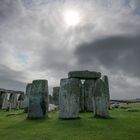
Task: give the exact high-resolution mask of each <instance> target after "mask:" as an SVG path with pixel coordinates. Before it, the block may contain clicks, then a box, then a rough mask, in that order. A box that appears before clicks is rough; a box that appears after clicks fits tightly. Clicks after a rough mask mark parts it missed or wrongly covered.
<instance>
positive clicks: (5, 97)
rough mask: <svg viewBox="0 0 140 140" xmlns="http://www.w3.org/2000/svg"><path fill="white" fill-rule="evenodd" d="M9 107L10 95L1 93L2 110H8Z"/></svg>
mask: <svg viewBox="0 0 140 140" xmlns="http://www.w3.org/2000/svg"><path fill="white" fill-rule="evenodd" d="M8 107H9V101H8V93H3V92H1V93H0V109H7V108H8Z"/></svg>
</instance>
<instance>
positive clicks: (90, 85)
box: [84, 80, 95, 112]
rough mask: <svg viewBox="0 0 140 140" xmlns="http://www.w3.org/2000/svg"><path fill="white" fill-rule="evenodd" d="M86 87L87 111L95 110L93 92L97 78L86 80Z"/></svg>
mask: <svg viewBox="0 0 140 140" xmlns="http://www.w3.org/2000/svg"><path fill="white" fill-rule="evenodd" d="M84 87H85V91H84V92H85V111H89V112H90V111H94V107H93V105H94V104H93V101H94V100H93V97H94V96H93V94H94V93H93V92H94V90H95V80H86V81H85V83H84Z"/></svg>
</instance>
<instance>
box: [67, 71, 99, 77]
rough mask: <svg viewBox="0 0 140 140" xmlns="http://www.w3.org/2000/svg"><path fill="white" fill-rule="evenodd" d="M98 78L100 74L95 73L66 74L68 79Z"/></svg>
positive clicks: (73, 72) (72, 72)
mask: <svg viewBox="0 0 140 140" xmlns="http://www.w3.org/2000/svg"><path fill="white" fill-rule="evenodd" d="M100 77H101V73H100V72H95V71H87V70H86V71H71V72H69V73H68V78H79V79H97V78H100Z"/></svg>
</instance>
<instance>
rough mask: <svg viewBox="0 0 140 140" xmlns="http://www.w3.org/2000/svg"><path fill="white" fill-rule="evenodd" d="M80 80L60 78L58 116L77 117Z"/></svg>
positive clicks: (64, 117) (65, 117)
mask: <svg viewBox="0 0 140 140" xmlns="http://www.w3.org/2000/svg"><path fill="white" fill-rule="evenodd" d="M79 95H80V80H78V79H75V78H71V79H61V82H60V94H59V109H60V111H59V118H62V119H70V118H79Z"/></svg>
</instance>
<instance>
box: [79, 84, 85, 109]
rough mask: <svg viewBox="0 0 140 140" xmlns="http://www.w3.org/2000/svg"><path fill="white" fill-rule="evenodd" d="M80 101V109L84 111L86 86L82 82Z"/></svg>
mask: <svg viewBox="0 0 140 140" xmlns="http://www.w3.org/2000/svg"><path fill="white" fill-rule="evenodd" d="M79 102H80V107H79V109H80V110H79V111H80V112H84V111H85V87H84V84H83V83H82V82H81V83H80V101H79Z"/></svg>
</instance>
